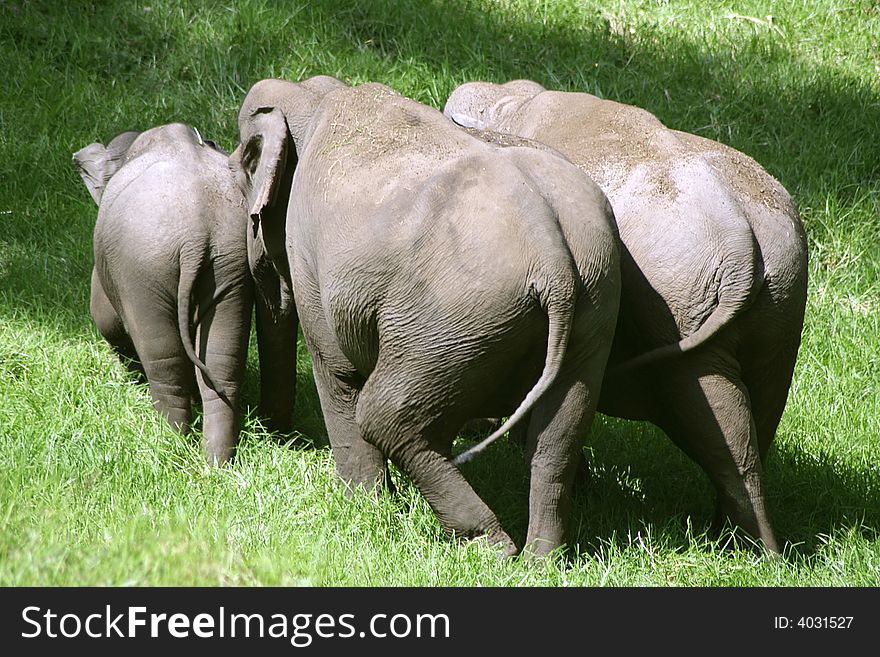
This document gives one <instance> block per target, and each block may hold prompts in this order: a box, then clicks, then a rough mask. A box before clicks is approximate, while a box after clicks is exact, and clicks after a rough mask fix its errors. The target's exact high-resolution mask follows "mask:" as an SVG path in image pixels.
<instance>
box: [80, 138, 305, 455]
mask: <svg viewBox="0 0 880 657" xmlns="http://www.w3.org/2000/svg"><path fill="white" fill-rule="evenodd" d="M73 160H74V163H75V165H76V167H77V169H78V171H79V173H80V176H81V178H82V180H83V182H84V183H85V185H86V188H87V189H88V191H89V193H90V194H91V196H92V198H93V199H94V201H95V203H96V204H97V206H98V216H97V221H96V223H95V228H94V234H93V252H94V267H93V270H92V280H91V299H90V311H91V316H92V319H93V320H94V323H95V325H96V327H97V329H98V331H99V333H100V334H101V335H102V336H103V338H104V339H105V340H106V341H107V342H108V343H109V344H110V346H111V347H112V348H113V350H114V351H115V352H116V353H117V355H118V356H119V357H120V359H121V360H123V362H125V363H127V364H129V366H130V367H131V368H132V369H134V370H136V371H139V372H140V373H141V374H142V375H143V376H144V377H145V378H146V380H147V382H148V384H149V389H150V395H151V397H152V400H153V404H154V406H155V408H156V409H157V410H158V411H159V413H160V414H162V415H163V416H164V417H165V418H166V419H167V420H168V422H169V423H170V424H171V426H172V427H174V428H175V429H177V430H178V431H179V432H181V433H183V434H188V433H189V432H190V425H191V421H192V408H191V403H192V399H193V397H195V396H196V394H197V393H198V397H199V398H200V399H201V403H202V408H203V430H202V436H203V441H202V447H203V451H204V454H205V457H206V459H207V461H208V462H209V463H210V464H223V463H225V462H226V461H228V460H229V458H230V457H231V456H232V455H233V453H234V451H235V447H236V445H237V442H238V431H239V424H240V418H239V405H240V392H241V388H242V383H243V379H244V373H245V365H246V358H247V347H248V339H249V336H250V327H251V317H252V313H253V312H254V292H253V288H254V283H253V280H252V278H251V275H250V272H249V267H248V243H249V241H252V240H248V239H247V238H246V231H247V226H248V217H247V212H246V211H245V207H244V198H243V196H242V194H241V191H240V190H239V188H238V186H237V185H236V182H235V179H234V177H233V175H232V172H231V171H230V169H229V163H228V160H229V157H228V154H226V153H225V152H223V151H222V150H221V149H220V148H219V147H218V146H217V145H216V144H215V143H213V142H210V141H206V140H204V139H202V137H201V135H200V134H199V133H198V131H196V130H194V129H193V128H191V127H189V126H186V125H183V124H180V123H172V124H168V125H163V126H159V127H155V128H152V129H150V130H147V131H145V132H124V133H122V134H120V135H118V136H117V137H115V138H114V139H113V140H111V141H110V143H109V144H107V146H104V145H103V144H100V143H93V144H90V145H89V146H86V147H85V148H83V149H81V150H79V151H77V152H76V153H75V154H74V155H73ZM256 316H257V323H258V327H257V328H258V343H259V347H260V356H261V361H262V362H261V365H267V369H268V370H269V371H270V372H271V371H272V368H273V367H274V368H279V369H281V370H282V371H283V379H282V382H286V381H287V380H288V379H289V378H290V372H293V373H294V376H295V369H294V366H293V365H291V363H290V362H289V361H287V362H285V357H286V356H285V350H287V349H289V347H288V345H287V344H286V341H284V342H282V341H280V340H279V339H278V337H279V335H284V336H285V337H286V336H287V331H289V324H287V325H285V324H277V323H275V322H273V320H272V313H271V309H270V308H269V307H268V306H267V305H266V304H265V303H258V304H257V311H256ZM275 344H281V345H282V350H281V351H278V352H275V351H273V349H274V347H273V345H275ZM270 354H271V358H270ZM264 356H265V360H264ZM265 361H272V362H270V363H268V364H267V363H266V362H265ZM294 363H295V361H294ZM278 383H279V382H278V381H274V380H272V379H271V378H270V376H269V374H268V373H267V374H266V375H264V374H263V372H262V368H261V407H262V408H263V410H264V411H265V412H266V413H267V416H268V424H269V426H270V427H271V428H275V429H279V430H286V429H288V428H289V423H290V417H291V416H292V410H293V409H292V405H293V401H292V395H293V394H294V392H293V390H292V389H290V388H285V389H284V390H283V391H279V390H278V387H277V384H278Z"/></svg>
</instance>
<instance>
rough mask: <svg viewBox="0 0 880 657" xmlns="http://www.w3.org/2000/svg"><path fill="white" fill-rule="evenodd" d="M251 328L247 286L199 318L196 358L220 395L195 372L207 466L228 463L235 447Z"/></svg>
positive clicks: (225, 298) (249, 296) (237, 288)
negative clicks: (201, 362) (205, 368)
mask: <svg viewBox="0 0 880 657" xmlns="http://www.w3.org/2000/svg"><path fill="white" fill-rule="evenodd" d="M212 294H213V290H211V291H209V294H207V295H206V296H207V297H208V298H211V296H212ZM205 305H207V304H205ZM201 307H202V306H200V308H201ZM250 326H251V292H250V289H249V288H248V287H246V286H238V287H235V288H233V289H231V290H229V292H228V293H227V294H225V295H224V296H223V297H222V298H221V299H220V300H219V301H217V302H216V303H215V304H214V305H212V306H210V307H209V309H208V310H207V311H206V312H205V313H204V314H203V315H202V316H201V317H200V321H199V325H198V329H197V335H196V341H195V344H196V353H197V354H198V356H199V358H201V359H202V361H203V362H204V363H205V366H206V367H207V369H208V372H209V373H210V375H211V379H212V381H213V383H214V384H215V385H216V386H218V387H219V388H221V389H222V395H221V393H220V392H219V391H218V390H216V389H214V388H213V387H211V386H209V385H208V384H207V382H206V381H205V377H204V375H203V374H202V372H201V370H198V369H196V370H195V375H196V380H197V382H198V386H199V394H200V396H201V401H202V450H203V451H204V454H205V458H206V459H207V461H208V463H210V464H211V465H222V464H224V463H226V462H227V461H228V460H229V459H231V458H232V457H233V455H234V454H235V449H236V447H237V445H238V436H239V430H240V426H239V422H240V417H239V399H240V391H241V387H242V382H243V381H244V373H245V367H246V365H247V363H246V361H247V348H248V338H249V336H250ZM190 367H192V365H190Z"/></svg>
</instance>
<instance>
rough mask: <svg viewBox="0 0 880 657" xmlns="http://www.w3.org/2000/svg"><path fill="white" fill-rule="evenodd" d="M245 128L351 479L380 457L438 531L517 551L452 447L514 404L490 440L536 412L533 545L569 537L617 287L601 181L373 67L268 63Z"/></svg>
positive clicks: (242, 150) (258, 225) (251, 202)
mask: <svg viewBox="0 0 880 657" xmlns="http://www.w3.org/2000/svg"><path fill="white" fill-rule="evenodd" d="M239 129H240V133H241V144H240V145H239V147H238V149H236V151H235V153H233V155H232V156H231V158H230V159H231V162H232V165H233V167H234V169H236V171H237V172H238V175H239V178H240V180H241V184H242V187H243V188H244V189H245V190H246V196H247V199H248V201H247V202H248V206H249V211H250V216H251V219H252V221H253V222H254V230H255V231H257V232H259V234H260V239H261V240H262V244H263V245H264V248H265V251H266V257H267V259H268V260H269V261H270V262H271V263H272V266H273V268H274V272H275V275H276V277H277V279H278V282H276V283H273V289H280V290H281V292H280V293H279V294H277V295H276V296H277V298H279V299H281V300H283V301H285V302H286V303H288V304H289V303H290V302H291V301H293V302H294V303H295V307H296V310H297V311H298V317H299V321H300V322H301V324H302V329H303V335H304V337H305V341H306V344H307V346H308V350H309V354H310V355H311V358H312V364H313V370H314V375H315V381H316V384H317V388H318V393H319V396H320V401H321V408H322V411H323V413H324V419H325V422H326V425H327V431H328V434H329V439H330V443H331V447H332V451H333V455H334V458H335V461H336V468H337V472H338V474H339V475H340V477H341V478H342V479H343V480H345V481H347V482H350V483H352V484H355V485H359V486H364V487H373V486H374V485H376V484H380V485H381V483H382V482H383V481H384V480H385V476H386V457H388V458H390V459H391V461H392V462H394V463H395V464H396V465H397V466H398V467H399V468H400V469H401V471H402V472H403V473H405V474H406V475H407V476H408V477H409V478H410V479H411V480H412V481H413V482H414V483H415V485H416V486H417V487H418V488H419V490H420V491H421V493H422V494H423V495H424V497H425V498H426V499H427V501H428V503H429V504H430V505H431V507H432V509H433V510H434V512H435V513H436V514H437V517H438V519H439V520H440V523H441V525H442V526H443V527H444V529H445V530H447V531H448V532H450V533H453V534H455V535H458V536H459V537H464V538H468V537H475V536H481V535H485V536H487V537H488V539H489V541H490V542H492V543H498V544H500V546H501V547H502V548H503V549H504V550H505V551H506V552H507V553H509V554H512V553H514V552H515V551H516V550H517V548H516V546H515V545H514V543H513V541H512V540H511V539H510V537H509V536H508V535H507V534H506V532H505V531H504V530H503V529H502V527H501V526H500V524H499V522H498V519H497V518H496V516H495V514H494V513H493V512H492V511H491V510H490V509H489V508H488V506H487V505H486V504H485V503H484V502H483V501H482V500H481V499H480V498H479V497H478V496H477V494H476V493H475V492H474V490H473V489H472V488H471V486H470V484H469V483H468V482H467V481H466V479H465V478H464V477H463V476H462V474H461V472H459V470H458V469H457V468H456V463H460V462H462V461H464V460H466V459H467V458H469V457H470V456H471V455H473V453H475V452H474V451H472V452H468V453H466V454H464V455H460V456H459V457H458V459H457V460H456V461H455V462H453V461H451V460H450V459H449V455H450V454H451V451H452V442H453V440H454V438H455V436H456V433H457V431H458V429H459V428H460V427H461V426H462V424H463V423H464V422H465V421H466V420H468V419H469V418H474V417H482V416H483V415H486V414H487V413H489V414H504V415H510V419H509V420H508V422H507V423H506V425H504V426H503V427H501V429H499V431H497V432H495V435H494V436H490V438H489V439H487V440H488V441H491V440H493V439H494V438H495V437H497V436H498V435H501V434H502V433H504V432H505V431H507V429H508V428H509V427H510V426H512V425H513V424H515V423H516V422H517V421H518V420H519V419H520V418H521V417H523V416H524V415H525V414H526V413H527V412H528V411H529V410H531V422H530V424H529V427H528V441H529V445H530V448H531V483H530V512H529V526H528V535H527V537H526V545H527V547H528V550H529V553H530V554H545V553H547V552H549V551H551V550H553V549H555V548H556V547H558V546H560V545H561V544H562V542H563V540H564V538H563V537H564V533H565V524H566V522H567V517H568V508H569V503H570V496H571V485H572V481H573V478H574V472H575V468H576V466H577V457H578V455H579V453H580V445H581V442H580V441H581V440H582V438H583V437H584V435H585V434H586V433H587V431H588V429H589V427H590V424H591V422H592V418H593V414H594V410H595V405H596V403H597V401H598V394H599V384H600V382H601V380H602V376H603V372H604V367H605V361H606V359H607V356H608V350H609V349H610V344H611V338H612V332H613V330H614V325H615V321H616V317H617V306H618V302H619V290H620V279H619V261H618V258H619V254H618V246H617V245H618V236H617V232H616V227H615V223H614V217H613V214H612V212H611V209H610V206H609V204H608V202H607V199H606V198H605V197H604V195H603V194H602V193H601V192H600V191H599V189H598V187H596V186H595V185H594V184H593V183H592V182H591V181H590V180H589V179H587V178H586V176H584V175H583V174H582V173H581V172H580V171H579V170H578V169H577V167H575V166H574V165H572V164H571V163H570V162H568V161H567V160H564V159H563V158H561V157H559V156H558V155H555V154H552V153H543V152H539V151H537V150H535V149H530V148H509V149H500V148H497V147H494V146H491V145H489V144H485V143H483V142H482V141H480V140H477V139H475V138H473V137H471V136H469V135H467V134H465V133H464V132H462V131H461V130H459V129H458V128H456V127H455V126H453V125H452V124H451V123H449V122H448V121H447V120H446V119H445V118H444V117H443V115H442V114H441V113H440V112H438V111H436V110H435V109H432V108H430V107H427V106H424V105H421V104H419V103H416V102H415V101H412V100H409V99H406V98H403V97H402V96H400V95H398V94H397V93H395V92H394V91H393V90H391V89H390V88H388V87H386V86H383V85H381V84H365V85H362V86H357V87H350V86H348V85H345V84H344V83H342V82H340V81H339V80H336V79H334V78H329V77H327V76H319V77H317V78H311V79H308V80H305V81H303V82H300V83H293V82H287V81H283V80H263V81H260V82H258V83H256V84H255V85H254V86H253V87H252V88H251V89H250V91H249V92H248V94H247V97H246V98H245V100H244V103H243V105H242V107H241V110H240V113H239ZM267 278H268V277H267ZM289 310H290V309H288V311H289ZM502 382H503V383H504V384H505V385H501V383H502ZM479 449H480V448H479V447H478V448H475V450H476V451H479Z"/></svg>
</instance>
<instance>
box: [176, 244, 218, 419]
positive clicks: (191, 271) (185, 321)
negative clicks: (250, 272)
mask: <svg viewBox="0 0 880 657" xmlns="http://www.w3.org/2000/svg"><path fill="white" fill-rule="evenodd" d="M193 262H195V263H197V264H196V265H195V266H192V264H191V263H193ZM203 262H204V257H181V259H180V279H179V280H178V282H177V326H178V329H179V330H180V340H181V342H183V349H184V351H185V352H186V355H187V356H188V357H189V359H190V361H192V364H193V365H195V366H196V367H197V368H198V369H199V371H201V373H202V377H203V378H204V379H205V383H206V384H207V385H208V387H209V388H211V389H212V390H214V391H215V392H216V393H217V396H218V397H220V399H222V400H223V401H224V402H225V403H226V404H229V405H230V406H231V404H230V402H229V396H228V395H227V393H226V389H225V388H224V387H223V386H221V385H218V384H217V383H215V382H214V379H213V378H212V377H211V373H210V372H209V371H208V366H207V365H206V364H205V361H203V360H202V359H201V358H199V355H198V354H197V353H196V348H195V344H194V342H193V336H192V331H191V329H190V318H191V317H192V298H193V294H194V292H195V286H196V279H198V277H199V271H200V270H201V264H202V263H203ZM227 287H228V286H225V285H224V286H221V288H220V289H218V290H217V291H216V292H215V294H214V298H213V299H212V301H211V304H210V305H213V304H215V303H216V302H217V301H218V300H219V299H220V298H221V297H222V295H223V293H224V292H225V291H226V288H227ZM201 310H202V314H203V315H204V309H201ZM199 321H200V319H195V321H194V322H193V323H194V324H197V323H198V322H199Z"/></svg>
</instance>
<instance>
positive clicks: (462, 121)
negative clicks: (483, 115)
mask: <svg viewBox="0 0 880 657" xmlns="http://www.w3.org/2000/svg"><path fill="white" fill-rule="evenodd" d="M449 118H450V119H452V122H453V123H455V124H456V125H460V126H461V127H462V128H472V129H474V130H480V131H483V130H485V129H486V122H485V121H483V120H482V119H478V118H477V117H475V116H470V115H469V114H464V113H463V112H453V113H452V114H451V115H450V117H449Z"/></svg>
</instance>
